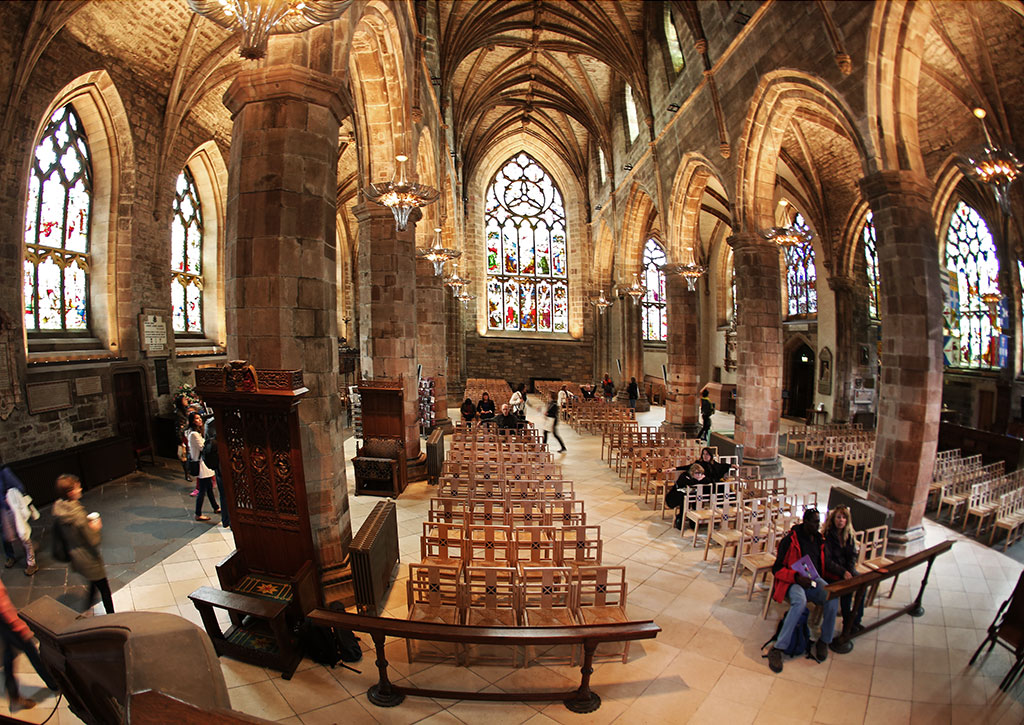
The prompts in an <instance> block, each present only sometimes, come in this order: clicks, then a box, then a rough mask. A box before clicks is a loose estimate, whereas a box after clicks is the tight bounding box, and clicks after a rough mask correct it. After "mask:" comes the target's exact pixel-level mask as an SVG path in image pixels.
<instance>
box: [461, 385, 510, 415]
mask: <svg viewBox="0 0 1024 725" xmlns="http://www.w3.org/2000/svg"><path fill="white" fill-rule="evenodd" d="M484 393H487V396H488V397H489V398H490V399H491V400H493V401H494V407H495V409H496V410H501V406H502V405H503V404H504V403H507V402H508V399H509V398H511V397H512V387H511V386H510V385H509V384H508V382H506V381H505V380H501V379H498V378H468V379H467V380H466V387H465V392H464V393H463V399H465V398H469V399H470V400H472V401H473V402H474V403H477V402H479V400H480V398H482V397H483V394H484Z"/></svg>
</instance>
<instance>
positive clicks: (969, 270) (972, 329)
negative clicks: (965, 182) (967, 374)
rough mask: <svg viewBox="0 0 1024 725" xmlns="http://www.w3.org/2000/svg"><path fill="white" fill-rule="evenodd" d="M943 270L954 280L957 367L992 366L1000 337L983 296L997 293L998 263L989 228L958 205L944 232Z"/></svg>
mask: <svg viewBox="0 0 1024 725" xmlns="http://www.w3.org/2000/svg"><path fill="white" fill-rule="evenodd" d="M946 268H947V269H948V270H949V274H950V277H951V278H955V279H956V290H957V298H958V302H959V305H958V307H959V312H958V319H957V322H958V323H959V332H960V365H961V366H962V367H969V368H978V367H989V366H994V365H995V364H996V362H997V358H996V355H997V354H998V353H997V350H998V345H999V333H998V332H997V331H996V330H994V329H993V327H992V320H991V319H990V317H989V308H988V305H987V304H986V303H984V302H982V300H981V297H982V295H985V294H989V293H994V294H997V295H1000V296H1001V293H1000V291H999V261H998V258H997V256H996V244H995V242H994V241H993V239H992V234H991V233H989V230H988V225H987V224H985V220H984V219H982V218H981V216H980V215H979V214H978V212H977V211H975V209H974V208H972V207H970V206H968V205H967V204H965V203H964V202H963V201H960V202H958V203H957V205H956V208H955V209H954V210H953V217H952V218H951V219H950V220H949V229H948V230H947V231H946Z"/></svg>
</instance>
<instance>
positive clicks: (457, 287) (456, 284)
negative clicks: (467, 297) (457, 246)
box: [444, 262, 469, 297]
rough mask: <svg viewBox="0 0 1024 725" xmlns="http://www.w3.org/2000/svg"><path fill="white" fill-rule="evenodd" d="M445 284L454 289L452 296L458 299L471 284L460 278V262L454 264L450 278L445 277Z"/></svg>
mask: <svg viewBox="0 0 1024 725" xmlns="http://www.w3.org/2000/svg"><path fill="white" fill-rule="evenodd" d="M444 283H445V284H446V285H448V286H449V287H451V288H452V294H454V295H455V296H456V297H458V296H459V294H460V293H461V292H462V290H463V288H464V287H466V286H467V285H468V284H469V280H468V279H463V278H462V277H460V276H459V263H458V262H452V273H451V275H450V276H448V277H445V280H444Z"/></svg>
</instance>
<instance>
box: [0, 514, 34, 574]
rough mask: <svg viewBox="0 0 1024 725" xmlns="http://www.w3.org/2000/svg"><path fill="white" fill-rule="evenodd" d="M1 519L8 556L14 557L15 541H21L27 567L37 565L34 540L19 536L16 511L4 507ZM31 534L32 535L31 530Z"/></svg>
mask: <svg viewBox="0 0 1024 725" xmlns="http://www.w3.org/2000/svg"><path fill="white" fill-rule="evenodd" d="M0 520H2V524H3V532H4V553H5V554H7V558H8V559H13V558H14V542H15V541H20V542H21V546H22V548H24V549H25V568H26V569H28V568H29V567H33V566H35V565H36V552H35V549H33V548H32V541H31V539H30V538H24V539H22V538H21V537H19V536H18V529H17V527H16V526H15V524H14V512H13V511H11V510H10V509H6V508H5V509H3V511H2V512H0ZM29 536H31V530H29Z"/></svg>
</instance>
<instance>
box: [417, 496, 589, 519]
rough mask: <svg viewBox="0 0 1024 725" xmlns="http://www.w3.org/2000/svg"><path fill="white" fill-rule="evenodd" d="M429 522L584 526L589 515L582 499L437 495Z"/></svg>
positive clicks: (431, 506)
mask: <svg viewBox="0 0 1024 725" xmlns="http://www.w3.org/2000/svg"><path fill="white" fill-rule="evenodd" d="M427 521H443V522H446V523H458V524H462V525H476V524H506V525H508V526H515V525H517V524H518V525H523V526H532V525H544V526H583V525H585V524H586V523H587V513H586V511H585V510H584V504H583V501H581V500H578V499H564V498H563V499H554V498H540V497H534V498H522V499H513V498H506V499H493V498H485V499H475V498H471V497H465V498H455V497H448V496H436V497H434V498H431V499H430V509H429V510H428V511H427Z"/></svg>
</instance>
